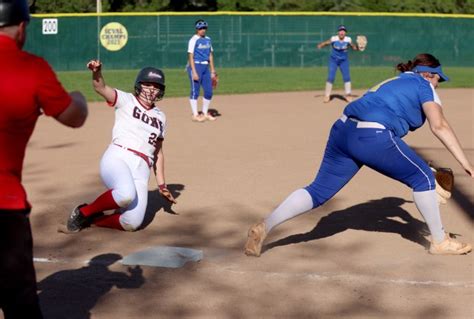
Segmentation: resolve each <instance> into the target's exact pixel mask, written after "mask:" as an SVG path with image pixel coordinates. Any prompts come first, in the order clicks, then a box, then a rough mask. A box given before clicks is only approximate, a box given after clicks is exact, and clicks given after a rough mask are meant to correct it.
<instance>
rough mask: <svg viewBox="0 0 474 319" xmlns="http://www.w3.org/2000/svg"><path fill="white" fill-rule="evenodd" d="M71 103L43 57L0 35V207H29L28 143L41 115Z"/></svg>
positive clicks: (55, 113)
mask: <svg viewBox="0 0 474 319" xmlns="http://www.w3.org/2000/svg"><path fill="white" fill-rule="evenodd" d="M70 103H71V98H70V97H69V94H68V93H67V92H66V91H65V90H64V88H63V87H62V86H61V83H59V81H58V80H57V78H56V75H55V73H54V72H53V70H52V69H51V67H50V66H49V64H48V63H47V62H46V61H45V60H44V59H42V58H40V57H37V56H35V55H32V54H30V53H27V52H25V51H22V50H20V49H19V48H18V47H17V45H16V42H15V41H14V40H13V39H11V38H9V37H7V36H3V35H0V209H24V208H29V207H30V205H29V203H28V201H27V199H26V192H25V190H24V188H23V186H22V185H21V171H22V167H23V159H24V156H25V148H26V144H27V143H28V140H29V139H30V136H31V133H32V132H33V129H34V127H35V124H36V120H37V119H38V116H40V115H41V114H42V113H43V112H44V113H45V114H46V115H48V116H53V117H55V116H58V115H59V114H61V113H62V112H63V111H64V110H65V109H66V108H67V107H68V106H69V104H70Z"/></svg>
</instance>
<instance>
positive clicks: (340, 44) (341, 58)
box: [318, 25, 358, 103]
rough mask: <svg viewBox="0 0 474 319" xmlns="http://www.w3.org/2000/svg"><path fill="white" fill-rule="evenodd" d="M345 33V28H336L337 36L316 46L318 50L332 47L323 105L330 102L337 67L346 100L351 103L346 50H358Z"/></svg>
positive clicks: (341, 26)
mask: <svg viewBox="0 0 474 319" xmlns="http://www.w3.org/2000/svg"><path fill="white" fill-rule="evenodd" d="M346 33H347V29H346V27H345V26H343V25H340V26H339V27H338V28H337V35H334V36H332V37H331V38H330V39H329V40H327V41H324V42H321V43H319V44H318V49H321V48H324V47H325V46H327V45H331V46H332V50H331V55H330V56H329V65H328V78H327V81H326V89H325V92H324V103H328V102H329V101H330V100H331V91H332V84H333V83H334V79H335V78H336V71H337V68H338V67H339V68H340V69H341V73H342V80H343V81H344V90H345V92H346V100H347V101H348V102H351V101H352V97H351V90H352V89H351V76H350V72H349V57H348V56H347V50H348V49H349V47H351V48H352V49H353V50H355V51H357V50H358V48H357V46H356V45H355V44H353V43H352V39H351V38H350V37H348V36H346Z"/></svg>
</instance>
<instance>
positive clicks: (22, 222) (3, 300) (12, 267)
mask: <svg viewBox="0 0 474 319" xmlns="http://www.w3.org/2000/svg"><path fill="white" fill-rule="evenodd" d="M0 308H1V309H3V314H4V316H5V319H23V318H25V319H26V318H28V319H30V318H32V319H37V318H43V316H42V314H41V309H40V306H39V300H38V295H37V293H36V275H35V268H34V265H33V240H32V237H31V227H30V220H29V218H28V211H18V210H17V211H14V210H1V209H0Z"/></svg>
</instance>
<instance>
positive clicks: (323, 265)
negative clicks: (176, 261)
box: [23, 89, 474, 319]
mask: <svg viewBox="0 0 474 319" xmlns="http://www.w3.org/2000/svg"><path fill="white" fill-rule="evenodd" d="M473 92H474V90H472V89H451V90H440V91H439V95H440V98H441V100H442V101H443V105H444V110H445V114H446V116H447V118H448V120H449V121H450V123H451V124H452V126H453V127H454V129H455V131H456V133H457V134H458V137H459V139H460V140H461V143H462V145H463V146H464V148H465V150H466V152H467V154H468V156H469V158H470V160H471V162H474V148H473V147H474V141H473V139H474V129H473V120H474V116H473V113H474V103H473V102H474V93H473ZM357 93H358V94H360V93H361V92H357ZM320 94H321V92H317V93H315V92H301V93H272V94H255V95H233V96H215V98H214V100H213V103H212V105H211V108H214V109H217V110H218V112H219V113H220V114H221V116H219V117H218V119H217V121H215V122H206V123H194V122H191V115H190V107H189V104H188V100H187V99H186V98H169V99H167V98H165V100H164V101H163V102H162V103H160V108H161V109H163V110H164V112H165V113H166V115H167V118H168V123H169V124H168V132H167V137H166V140H165V143H164V152H165V159H166V164H165V165H166V179H167V183H168V185H169V187H170V189H171V190H172V191H173V193H174V194H175V196H176V199H177V201H178V204H177V205H175V206H173V207H170V206H169V205H168V204H166V203H165V202H164V201H163V200H162V199H161V198H160V196H159V195H158V194H157V191H156V183H155V181H154V179H153V178H152V179H150V187H149V189H150V191H149V210H148V217H147V220H146V227H145V229H143V230H141V231H138V232H134V233H127V232H119V231H114V230H109V229H100V228H91V229H86V230H85V231H83V232H81V233H79V234H77V235H64V234H60V233H57V232H56V227H57V225H58V223H60V222H64V220H65V219H66V217H67V215H68V214H69V212H70V210H71V209H72V208H73V207H74V206H75V205H77V204H80V203H82V202H87V201H91V200H93V199H94V198H95V197H96V196H97V195H98V194H99V193H101V192H103V191H104V186H103V185H102V182H101V180H100V177H99V160H100V158H101V156H102V154H103V152H104V151H105V149H106V147H107V145H108V144H109V142H110V138H111V131H112V125H113V121H114V112H113V109H111V108H109V107H107V106H106V105H105V103H92V104H90V116H89V119H88V121H87V123H86V125H85V126H84V127H83V128H81V129H79V130H72V129H68V128H64V127H62V126H60V125H58V124H57V123H55V121H54V120H52V119H50V118H41V119H40V121H39V122H38V125H37V128H36V131H35V133H34V135H33V138H32V139H31V142H30V144H29V146H28V149H27V157H26V162H25V169H24V178H23V180H24V184H25V186H26V189H27V191H28V194H29V199H30V201H31V203H32V204H33V207H34V208H33V212H32V217H31V220H32V226H33V237H34V240H35V257H37V258H38V259H37V261H38V262H36V264H35V266H36V270H37V276H38V282H39V287H40V299H41V304H42V308H43V311H44V314H45V317H46V318H68V319H70V318H181V317H202V318H274V317H284V318H303V317H305V318H328V317H344V318H357V317H358V318H368V317H371V318H381V317H385V318H472V317H473V316H474V308H473V303H472V300H474V298H473V297H474V293H473V287H474V281H473V260H474V259H473V258H474V257H473V256H474V254H472V253H471V254H470V255H467V256H455V257H439V256H431V255H429V254H428V253H427V251H426V247H427V245H428V237H427V236H426V235H427V228H426V226H425V224H424V222H423V220H422V218H421V216H420V214H419V213H418V211H417V209H416V207H415V205H414V203H413V202H412V196H411V192H410V190H409V189H408V188H407V187H405V186H404V185H402V184H399V183H398V182H395V181H392V180H390V179H388V178H387V177H384V176H382V175H380V174H378V173H376V172H373V171H371V170H370V169H368V168H363V169H362V170H361V171H360V172H359V174H357V175H356V177H355V178H354V179H353V180H352V181H351V182H350V183H349V184H348V185H347V186H346V187H345V188H344V189H343V190H342V191H341V192H340V193H339V194H337V195H336V197H335V198H333V199H332V200H331V201H329V202H328V203H327V204H326V205H324V206H323V207H321V208H319V209H316V210H314V211H312V212H310V213H308V214H306V215H303V216H300V217H298V218H295V219H294V220H292V221H290V222H288V223H286V224H284V225H281V226H279V227H278V228H276V229H275V230H274V232H273V233H271V234H270V236H269V238H268V239H267V241H266V243H267V246H266V251H265V252H264V253H263V254H262V256H261V257H260V258H250V257H246V256H245V255H244V254H243V245H244V243H245V239H246V233H247V230H248V227H249V226H250V225H251V224H252V223H254V222H256V221H258V220H259V219H260V218H262V217H264V216H265V215H267V214H268V213H270V212H271V210H272V209H274V208H275V207H276V206H277V205H278V204H279V203H280V202H281V201H282V200H283V199H284V198H285V197H286V196H287V195H288V194H290V193H291V192H292V191H293V190H295V189H296V188H299V187H302V186H305V185H307V184H308V183H310V182H311V181H312V179H313V178H314V176H315V174H316V171H317V169H318V167H319V163H320V161H321V158H322V155H323V151H324V146H325V143H326V140H327V137H328V133H329V128H330V127H331V125H332V124H333V122H334V121H335V120H336V119H338V117H339V116H340V115H341V113H342V110H343V108H344V106H345V105H346V103H345V102H343V101H342V100H339V99H334V100H333V101H332V102H331V103H329V104H323V103H322V97H321V96H316V97H315V95H320ZM406 141H407V142H408V143H409V144H410V145H411V146H413V147H414V148H415V149H416V150H417V151H418V152H419V154H421V155H422V156H423V157H424V158H425V159H426V160H432V161H434V163H435V164H437V165H439V166H445V167H446V166H447V167H452V168H453V169H454V172H455V178H456V181H455V183H456V184H455V189H456V190H455V192H454V194H453V198H452V199H451V200H450V201H449V202H448V204H447V205H443V206H442V218H443V221H444V224H445V227H446V229H447V230H448V231H450V232H452V233H456V234H460V235H461V237H460V239H461V240H463V241H467V242H471V243H472V242H473V241H474V236H473V220H474V209H473V203H474V191H473V184H474V183H473V181H474V180H473V179H472V178H470V177H468V176H467V175H466V174H465V173H464V172H463V171H462V169H461V167H460V166H459V165H458V164H457V163H456V162H455V160H454V159H453V158H452V157H451V156H450V154H449V153H448V151H446V150H445V148H444V147H443V146H442V145H441V143H440V142H439V141H438V140H436V138H435V137H434V136H433V135H432V134H431V132H430V131H429V128H428V127H427V125H425V127H424V128H422V129H420V130H418V131H417V132H415V133H412V134H411V135H409V136H408V137H407V138H406ZM157 245H167V246H181V247H189V248H195V249H201V250H203V251H204V259H203V260H202V261H201V262H200V263H198V264H188V265H186V266H185V267H183V268H181V269H176V270H173V269H160V268H151V267H136V268H130V269H128V268H127V267H124V266H121V265H120V263H118V262H117V260H119V259H120V258H121V257H123V256H125V255H127V254H130V253H132V252H135V251H138V250H141V249H144V248H147V247H151V246H157ZM91 259H92V260H93V261H94V262H92V263H90V264H88V263H87V261H89V260H91Z"/></svg>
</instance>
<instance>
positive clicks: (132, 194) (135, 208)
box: [100, 144, 150, 231]
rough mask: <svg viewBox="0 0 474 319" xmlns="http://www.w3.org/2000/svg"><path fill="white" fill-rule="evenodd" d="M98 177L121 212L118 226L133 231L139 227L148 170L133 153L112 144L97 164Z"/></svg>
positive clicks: (145, 196) (141, 218)
mask: <svg viewBox="0 0 474 319" xmlns="http://www.w3.org/2000/svg"><path fill="white" fill-rule="evenodd" d="M100 176H101V178H102V180H103V182H104V184H105V186H106V187H107V188H108V189H112V196H113V198H114V200H115V202H116V203H117V205H119V206H120V207H122V209H121V212H122V213H121V215H120V224H121V225H122V227H123V229H125V230H129V231H133V230H136V229H138V227H140V226H141V224H142V222H143V219H144V217H145V211H146V206H147V202H148V180H149V178H150V167H149V166H148V164H147V163H146V162H145V160H144V159H143V158H141V157H140V156H138V155H135V154H134V153H133V152H131V151H128V150H126V149H123V148H121V147H120V146H117V145H114V144H111V145H109V147H108V148H107V150H106V151H105V153H104V155H103V156H102V159H101V161H100Z"/></svg>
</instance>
